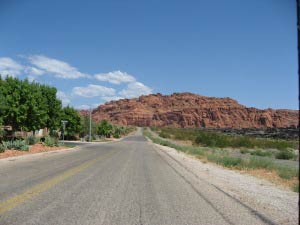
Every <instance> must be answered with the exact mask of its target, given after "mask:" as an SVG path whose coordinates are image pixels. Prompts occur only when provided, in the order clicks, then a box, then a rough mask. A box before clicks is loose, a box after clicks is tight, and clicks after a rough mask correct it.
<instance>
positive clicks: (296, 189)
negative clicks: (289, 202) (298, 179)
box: [293, 183, 299, 193]
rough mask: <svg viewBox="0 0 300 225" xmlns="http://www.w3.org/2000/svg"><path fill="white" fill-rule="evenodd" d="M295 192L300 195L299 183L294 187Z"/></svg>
mask: <svg viewBox="0 0 300 225" xmlns="http://www.w3.org/2000/svg"><path fill="white" fill-rule="evenodd" d="M293 191H294V192H298V193H299V183H297V184H295V185H294V186H293Z"/></svg>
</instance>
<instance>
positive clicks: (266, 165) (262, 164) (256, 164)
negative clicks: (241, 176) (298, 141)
mask: <svg viewBox="0 0 300 225" xmlns="http://www.w3.org/2000/svg"><path fill="white" fill-rule="evenodd" d="M244 167H246V168H250V169H269V170H272V169H274V167H275V165H274V163H273V162H272V160H270V159H262V158H258V157H255V156H254V157H251V158H250V159H249V160H248V161H246V162H245V164H244Z"/></svg>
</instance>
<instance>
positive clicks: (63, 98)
mask: <svg viewBox="0 0 300 225" xmlns="http://www.w3.org/2000/svg"><path fill="white" fill-rule="evenodd" d="M56 97H57V98H58V99H60V100H61V102H62V105H63V106H67V105H69V104H70V103H71V100H70V98H69V97H68V96H67V95H66V94H65V93H64V92H63V91H57V93H56Z"/></svg>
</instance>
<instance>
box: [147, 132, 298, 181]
mask: <svg viewBox="0 0 300 225" xmlns="http://www.w3.org/2000/svg"><path fill="white" fill-rule="evenodd" d="M144 135H145V136H146V137H148V138H149V139H151V140H152V141H153V142H154V143H156V144H160V145H164V146H169V147H171V148H174V149H176V150H178V151H182V152H185V153H188V154H191V155H195V156H201V158H205V159H207V160H208V161H210V162H214V163H216V164H219V165H222V166H224V167H228V168H236V169H266V170H269V171H276V172H277V174H278V176H279V177H281V178H283V179H287V180H289V179H293V178H295V177H299V170H298V169H297V168H292V167H287V166H282V165H279V164H276V163H274V161H272V160H271V159H269V158H260V157H257V155H258V156H262V155H266V154H265V153H261V152H259V151H257V152H255V153H254V154H253V156H251V157H250V158H249V159H242V158H240V157H234V156H230V155H228V152H226V151H223V150H218V149H211V148H204V147H198V146H188V145H178V144H174V143H172V142H170V141H167V140H163V139H161V138H159V137H154V136H153V135H152V134H151V133H150V132H149V131H145V130H144ZM258 152H259V153H258Z"/></svg>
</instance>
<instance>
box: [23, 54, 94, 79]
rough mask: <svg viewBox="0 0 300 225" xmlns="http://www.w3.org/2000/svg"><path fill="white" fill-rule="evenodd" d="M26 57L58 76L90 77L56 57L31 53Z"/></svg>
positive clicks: (66, 77)
mask: <svg viewBox="0 0 300 225" xmlns="http://www.w3.org/2000/svg"><path fill="white" fill-rule="evenodd" d="M28 59H29V61H30V63H31V64H33V65H34V66H36V67H38V68H39V69H41V70H44V71H45V72H47V73H50V74H53V75H54V76H56V77H59V78H63V79H77V78H81V77H90V75H88V74H84V73H81V72H80V71H79V70H78V69H77V68H75V67H73V66H71V65H69V64H68V63H66V62H63V61H60V60H57V59H53V58H48V57H46V56H42V55H33V56H30V57H28Z"/></svg>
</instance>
